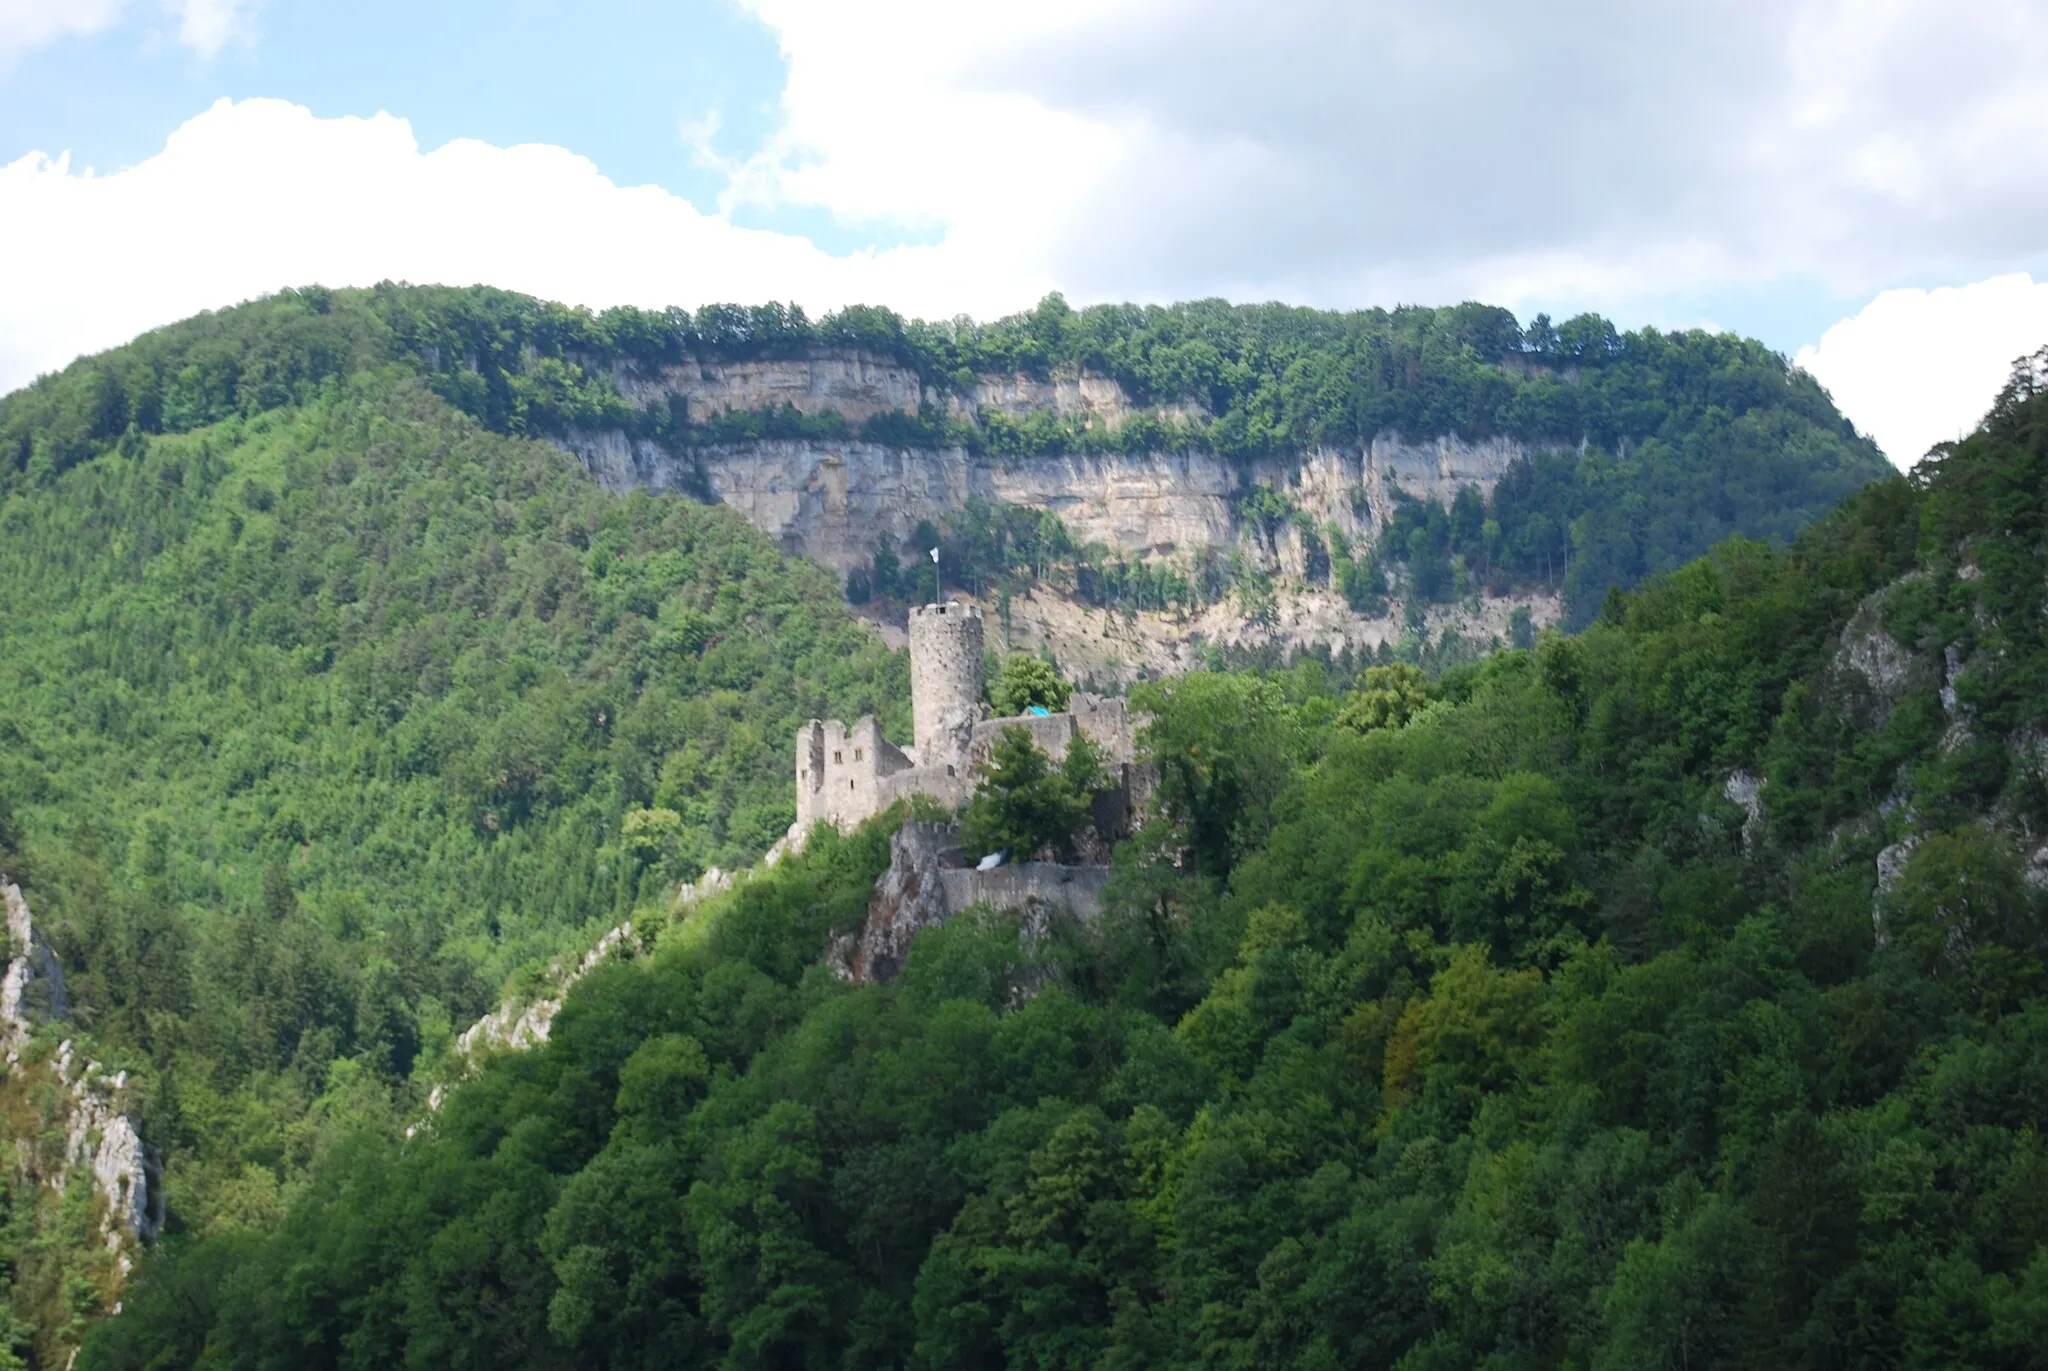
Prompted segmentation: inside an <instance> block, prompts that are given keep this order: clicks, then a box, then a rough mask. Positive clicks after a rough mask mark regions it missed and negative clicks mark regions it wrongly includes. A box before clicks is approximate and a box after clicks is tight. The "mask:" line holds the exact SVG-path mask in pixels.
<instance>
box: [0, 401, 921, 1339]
mask: <svg viewBox="0 0 2048 1371" xmlns="http://www.w3.org/2000/svg"><path fill="white" fill-rule="evenodd" d="M277 398H278V399H279V400H284V399H287V398H290V397H289V396H287V395H280V396H279V397H277ZM297 399H298V401H299V402H298V403H296V404H283V405H282V406H281V407H278V408H270V409H264V410H261V411H259V412H257V413H255V414H253V415H250V416H247V417H244V416H242V415H241V414H239V413H231V414H229V415H228V416H227V417H225V418H216V419H215V420H214V421H213V422H210V423H207V424H204V425H201V426H199V427H196V428H193V429H191V430H190V431H188V432H183V433H179V434H176V435H164V436H145V435H144V434H142V433H141V432H140V431H139V430H138V429H128V430H126V431H125V434H124V436H123V438H122V439H121V440H120V441H119V442H118V443H116V444H115V445H114V446H113V447H112V448H110V449H109V450H107V451H105V452H103V453H100V454H98V455H96V456H94V457H91V458H90V459H87V460H83V461H78V462H67V463H65V464H63V469H61V470H58V469H56V467H55V466H54V465H53V466H48V467H45V466H43V465H41V464H40V463H39V464H38V466H37V468H36V469H35V470H34V471H32V472H29V473H27V474H26V476H27V478H26V479H22V480H18V481H17V482H16V483H15V485H14V486H13V488H12V489H11V491H10V493H9V494H8V496H7V497H6V500H5V503H4V505H0V586H4V587H5V595H4V605H0V818H4V817H6V812H7V811H8V810H10V809H11V813H12V822H11V823H6V824H0V870H6V871H9V872H10V873H12V874H14V875H15V876H17V877H18V878H20V879H22V880H23V883H24V885H25V886H26V889H27V896H28V899H29V901H30V903H31V905H32V907H33V909H34V911H35V916H36V919H37V922H38V925H39V926H40V927H41V928H42V929H43V930H44V931H45V933H46V934H47V935H48V936H49V937H50V938H51V939H52V941H53V943H54V945H55V948H56V951H57V953H58V955H59V957H60V958H61V960H62V963H63V966H64V969H65V972H66V975H67V978H68V980H69V986H70V990H71V995H72V1000H73V1003H74V1011H75V1012H74V1018H73V1021H72V1022H71V1023H70V1024H68V1025H61V1026H60V1025H52V1026H51V1029H50V1034H51V1042H50V1043H46V1044H44V1045H43V1046H42V1048H41V1049H39V1050H43V1051H47V1050H49V1049H50V1048H52V1047H53V1046H54V1043H55V1039H56V1038H57V1037H59V1036H67V1035H68V1036H77V1037H80V1038H81V1041H82V1042H83V1043H84V1044H85V1045H86V1046H87V1048H88V1050H90V1051H91V1052H93V1053H95V1054H96V1055H98V1056H99V1057H101V1058H102V1059H103V1060H105V1061H106V1062H107V1063H108V1067H109V1069H110V1070H112V1069H114V1068H118V1067H126V1068H129V1069H131V1070H132V1071H133V1072H134V1074H135V1078H136V1082H137V1084H136V1086H135V1087H134V1088H135V1090H136V1091H138V1092H140V1096H141V1098H142V1101H143V1106H142V1122H143V1126H144V1132H145V1136H146V1137H147V1138H148V1139H149V1140H150V1141H151V1143H152V1144H154V1145H155V1146H156V1147H158V1148H159V1149H161V1150H162V1152H163V1153H164V1154H165V1157H166V1160H167V1162H168V1165H167V1175H168V1178H169V1182H168V1183H169V1192H170V1193H169V1201H170V1210H171V1215H172V1224H173V1227H174V1228H177V1229H181V1230H182V1231H184V1232H186V1233H224V1232H231V1231H237V1230H240V1229H243V1228H247V1227H256V1228H261V1227H263V1226H265V1225H267V1224H268V1223H269V1222H270V1221H271V1220H272V1219H273V1218H274V1217H275V1215H276V1213H277V1212H278V1206H279V1204H280V1201H281V1197H282V1196H287V1195H289V1194H290V1193H291V1192H292V1190H293V1188H294V1186H295V1185H296V1184H297V1181H298V1178H299V1177H300V1176H301V1175H302V1174H303V1172H304V1169H305V1167H306V1166H307V1165H308V1163H309V1162H310V1161H311V1160H312V1159H313V1158H314V1157H315V1156H317V1155H318V1154H319V1153H321V1152H322V1151H323V1150H324V1148H325V1147H326V1146H327V1139H329V1138H330V1137H331V1136H334V1135H336V1134H338V1133H341V1132H346V1131H347V1130H349V1129H352V1128H355V1127H358V1126H361V1127H368V1128H371V1129H372V1130H376V1129H384V1128H390V1127H393V1126H395V1122H396V1121H399V1120H400V1119H401V1116H402V1115H403V1114H404V1113H405V1111H408V1110H411V1109H414V1108H416V1107H417V1101H418V1100H419V1099H420V1098H421V1097H422V1095H423V1093H424V1091H423V1087H421V1086H420V1085H418V1084H417V1083H416V1080H415V1078H416V1076H417V1075H418V1074H419V1073H423V1072H425V1071H426V1070H428V1069H429V1068H430V1067H431V1066H432V1065H434V1064H435V1063H436V1062H437V1060H438V1055H439V1053H440V1051H441V1049H442V1047H443V1046H444V1045H445V1043H446V1042H447V1040H448V1038H449V1036H450V1034H451V1032H453V1031H455V1030H459V1029H460V1028H462V1027H463V1026H465V1025H466V1024H467V1023H468V1022H469V1021H470V1020H472V1019H474V1018H475V1017H476V1016H477V1015H479V1014H480V1013H482V1012H483V1011H484V1010H486V1009H488V1008H489V1007H490V1006H491V1005H492V1004H493V1003H494V1002H495V1001H496V999H497V998H498V995H499V994H500V991H501V989H502V988H503V987H504V985H505V983H506V980H507V977H508V975H510V974H512V973H514V972H516V971H520V970H522V969H525V968H531V967H534V966H537V965H538V964H539V963H540V962H541V961H542V959H544V958H545V957H546V956H548V955H549V954H553V953H556V952H561V951H565V950H572V951H578V952H580V950H581V949H582V947H584V946H586V945H587V944H588V943H589V941H590V940H591V939H592V938H593V937H594V936H595V934H596V932H597V931H599V930H601V929H603V928H605V927H608V926H610V925H611V924H613V923H615V922H617V921H618V920H619V919H621V918H623V917H624V916H626V915H627V914H630V913H631V911H632V909H633V907H634V905H635V904H636V902H641V901H652V903H653V904H654V905H655V907H657V908H659V907H662V906H664V905H665V903H666V900H667V896H668V892H669V890H670V889H671V888H672V886H673V884H674V882H675V881H676V880H677V879H678V878H679V877H688V876H694V875H695V874H696V872H697V871H698V870H699V869H700V868H702V867H703V866H705V865H706V864H711V863H723V864H725V865H726V866H728V867H730V866H733V865H735V864H742V863H745V862H748V861H751V860H753V859H754V858H755V857H757V856H758V855H759V854H760V853H761V851H762V850H763V849H764V848H765V847H766V846H767V845H768V844H769V843H770V842H772V841H773V840H774V839H776V838H777V837H779V836H780V835H781V833H782V832H783V830H784V829H786V828H787V826H788V824H789V822H790V819H791V818H792V816H793V812H794V801H793V796H792V795H791V793H790V742H789V740H790V738H791V736H792V731H793V730H794V728H795V727H796V725H797V723H798V722H799V721H801V720H803V719H805V718H809V717H811V716H813V715H817V714H834V715H837V714H845V715H847V716H849V717H851V716H852V715H853V714H857V713H860V712H862V711H865V710H875V709H879V710H882V711H883V712H884V713H885V715H887V716H888V717H890V718H891V720H892V722H896V723H899V724H900V723H902V722H905V720H904V718H903V716H904V706H903V704H902V703H901V701H902V697H903V690H904V680H905V672H904V667H903V663H902V660H901V657H900V655H895V654H891V653H888V652H886V651H885V650H883V649H882V648H880V647H879V645H877V644H875V643H874V641H873V639H872V637H871V636H870V635H869V634H868V633H867V631H866V630H864V629H862V628H861V627H860V626H858V625H856V624H853V623H851V622H850V621H849V620H848V619H847V617H846V615H845V613H844V611H843V609H842V608H841V606H840V604H839V595H838V588H837V586H836V585H835V584H834V582H833V580H832V578H831V577H829V576H827V575H825V574H823V573H821V572H819V571H818V570H817V569H816V568H813V567H810V566H808V565H806V564H804V563H801V562H795V561H790V560H786V559H784V558H782V557H780V556H779V555H778V554H777V553H776V552H775V551H774V549H772V548H771V547H768V546H767V545H765V544H764V543H763V541H762V540H761V539H760V538H759V536H758V535H757V534H755V533H754V531H753V530H752V529H750V528H748V527H747V526H746V525H745V524H744V523H743V522H742V521H740V520H739V519H738V518H737V517H736V516H734V515H732V514H731V513H730V512H728V511H725V510H722V509H717V508H707V507H704V506H700V505H696V504H692V503H690V502H687V501H680V500H675V499H666V500H654V499H648V498H644V497H642V498H633V499H621V498H617V497H614V496H611V495H607V494H605V493H604V492H602V491H599V490H597V489H596V488H595V487H593V486H592V485H591V484H590V483H589V482H588V480H587V479H586V478H585V476H584V475H583V473H582V471H581V470H580V469H579V468H578V467H577V466H576V464H575V463H574V462H573V461H572V460H570V459H569V458H567V457H566V456H565V455H563V454H562V453H560V452H559V451H557V450H555V449H554V448H552V447H549V446H547V445H545V444H542V443H538V442H533V441H529V440H523V439H513V438H507V437H501V436H498V435H495V434H492V433H489V432H486V431H484V430H482V429H480V428H479V427H478V426H477V425H476V424H475V423H473V422H472V421H470V420H468V419H467V418H465V417H464V416H462V415H460V414H459V413H457V412H455V411H453V410H451V409H450V408H449V407H448V406H447V405H446V404H445V403H444V402H443V401H441V400H440V399H439V398H438V397H436V396H435V395H433V394H432V393H431V391H429V390H428V389H427V388H426V386H425V385H424V384H422V382H421V381H420V380H419V379H418V378H417V377H414V376H411V375H409V374H407V373H405V372H403V371H401V370H397V369H391V368H385V369H379V370H370V371H361V372H357V373H356V374H354V375H353V376H351V377H350V378H348V379H347V380H337V379H332V378H329V379H327V380H324V381H322V382H320V383H319V384H318V385H317V386H309V387H307V388H305V389H303V390H302V391H301V392H300V393H299V394H298V396H297ZM37 432H38V435H39V441H40V435H41V434H43V433H44V432H45V430H38V431H37ZM39 450H40V451H45V452H46V451H47V448H43V449H39ZM16 474H17V476H21V475H23V473H20V472H17V473H16ZM629 816H637V819H638V822H637V823H630V822H629ZM8 838H13V839H16V840H17V842H18V846H19V848H20V850H21V852H22V853H24V854H25V869H24V861H23V859H22V858H21V857H19V856H18V855H17V854H15V853H13V852H11V851H10V850H9V849H10V846H11V845H10V844H9V843H8V842H7V839H8ZM19 1126H22V1125H21V1123H20V1121H15V1122H14V1123H12V1124H10V1127H19ZM58 1126H59V1127H61V1121H60V1122H59V1124H58ZM12 1199H13V1209H12V1216H13V1221H12V1222H10V1223H9V1224H8V1225H7V1226H6V1227H5V1228H4V1229H0V1232H4V1234H5V1235H6V1236H5V1237H4V1238H0V1245H4V1246H5V1247H7V1248H8V1250H9V1255H10V1260H12V1259H13V1258H15V1257H19V1256H21V1255H23V1254H24V1253H25V1252H27V1251H28V1250H29V1249H30V1248H31V1247H36V1248H37V1249H38V1250H39V1251H41V1252H43V1253H44V1254H45V1255H47V1254H48V1252H49V1250H50V1249H51V1248H52V1246H53V1244H54V1245H55V1246H56V1247H58V1248H59V1249H60V1250H61V1247H62V1243H61V1242H60V1241H58V1240H56V1239H53V1238H51V1237H50V1236H49V1235H48V1234H44V1236H42V1237H38V1236H37V1233H38V1231H39V1223H40V1220H37V1219H36V1218H35V1217H34V1216H35V1214H36V1212H37V1208H38V1204H39V1201H38V1200H37V1197H36V1195H35V1194H34V1193H32V1192H17V1193H15V1194H14V1195H13V1197H12ZM44 1284H45V1285H49V1284H50V1283H49V1282H45V1283H44ZM62 1287H63V1282H61V1281H58V1282H56V1283H55V1288H57V1289H59V1290H61V1289H62ZM37 1298H39V1299H44V1298H45V1296H40V1295H39V1296H38V1297H37ZM63 1298H67V1299H71V1300H73V1301H74V1302H78V1303H82V1304H83V1305H84V1308H82V1309H78V1310H75V1311H74V1310H63V1311H57V1310H53V1309H51V1308H50V1307H48V1305H47V1302H46V1300H45V1303H43V1304H35V1303H33V1302H31V1301H29V1298H28V1296H27V1295H26V1294H25V1293H24V1294H23V1296H22V1299H23V1301H24V1307H23V1308H22V1309H21V1314H22V1317H23V1320H24V1321H25V1323H26V1324H27V1325H28V1326H30V1327H33V1328H36V1329H38V1330H39V1334H38V1337H37V1338H36V1339H35V1340H34V1345H35V1347H36V1349H37V1350H38V1351H39V1352H40V1353H42V1354H44V1355H43V1358H42V1359H43V1361H44V1363H45V1364H48V1361H49V1356H51V1355H57V1354H56V1353H53V1351H52V1349H53V1343H52V1339H55V1338H57V1337H59V1335H60V1333H61V1332H62V1330H63V1329H64V1328H65V1326H66V1325H67V1324H69V1322H70V1319H71V1318H72V1316H73V1314H74V1313H76V1314H79V1315H83V1314H90V1313H91V1312H93V1308H92V1306H93V1298H92V1295H91V1292H90V1291H85V1290H82V1289H74V1290H73V1291H71V1292H70V1294H69V1295H68V1296H64V1297H63ZM75 1334H76V1327H75V1325H74V1326H71V1327H70V1336H75ZM58 1352H61V1347H59V1348H58ZM57 1359H58V1360H59V1361H61V1355H57Z"/></svg>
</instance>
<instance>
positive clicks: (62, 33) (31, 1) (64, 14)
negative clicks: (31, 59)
mask: <svg viewBox="0 0 2048 1371" xmlns="http://www.w3.org/2000/svg"><path fill="white" fill-rule="evenodd" d="M121 2H122V0H0V70H5V69H6V68H7V67H8V66H11V65H12V64H13V62H14V59H15V58H17V57H19V56H21V54H23V53H24V52H27V51H28V50H29V49H30V48H37V47H41V46H42V45H43V44H45V43H50V42H54V41H56V40H57V39H59V38H70V37H76V36H80V35H84V34H89V33H98V32H99V31H100V30H101V29H104V28H105V27H107V25H109V24H111V23H113V22H114V17H115V15H117V14H118V13H119V12H120V10H121Z"/></svg>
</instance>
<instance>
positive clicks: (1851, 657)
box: [1829, 586, 1932, 729]
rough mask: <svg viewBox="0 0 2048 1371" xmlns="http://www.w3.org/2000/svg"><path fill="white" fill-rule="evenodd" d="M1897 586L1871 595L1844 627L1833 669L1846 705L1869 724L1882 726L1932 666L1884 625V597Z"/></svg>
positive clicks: (1928, 675)
mask: <svg viewBox="0 0 2048 1371" xmlns="http://www.w3.org/2000/svg"><path fill="white" fill-rule="evenodd" d="M1892 589H1893V587H1892V586H1887V587H1885V588H1884V589H1883V590H1880V591H1878V592H1877V593H1875V594H1873V595H1871V596H1869V597H1868V598H1866V599H1865V600H1864V601H1863V603H1862V604H1860V605H1858V606H1857V607H1856V613H1855V615H1854V616H1853V617H1851V618H1850V620H1849V622H1848V624H1847V625H1845V626H1844V627H1843V629H1842V639H1841V644H1840V646H1838V647H1837V648H1836V649H1835V656H1834V661H1833V663H1832V664H1831V668H1830V671H1829V676H1830V679H1831V681H1832V683H1833V685H1834V688H1835V690H1836V691H1837V693H1838V694H1839V695H1840V697H1841V700H1842V705H1843V708H1844V709H1845V710H1846V711H1847V712H1848V714H1849V715H1850V717H1851V718H1854V719H1855V720H1857V722H1859V723H1861V724H1863V725H1864V726H1865V727H1868V728H1873V729H1876V728H1882V727H1884V724H1885V721H1886V720H1887V719H1889V718H1891V716H1892V711H1893V710H1895V709H1897V708H1898V707H1899V705H1900V703H1901V702H1903V701H1904V700H1905V698H1906V696H1907V695H1909V694H1910V693H1912V691H1914V690H1915V689H1917V688H1919V687H1920V686H1922V685H1925V684H1927V683H1928V681H1929V680H1930V679H1931V678H1932V672H1931V671H1930V670H1929V669H1928V667H1927V665H1926V663H1924V662H1922V661H1920V660H1919V659H1918V658H1917V657H1915V656H1914V655H1913V654H1912V653H1911V652H1909V651H1907V650H1906V648H1905V647H1904V646H1902V645H1901V644H1900V643H1899V641H1898V640H1897V639H1896V638H1894V637H1892V635H1891V634H1889V633H1887V632H1886V631H1885V628H1884V602H1885V599H1886V597H1887V596H1888V595H1890V593H1891V591H1892Z"/></svg>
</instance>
